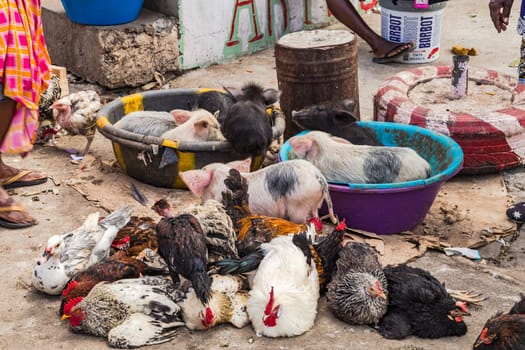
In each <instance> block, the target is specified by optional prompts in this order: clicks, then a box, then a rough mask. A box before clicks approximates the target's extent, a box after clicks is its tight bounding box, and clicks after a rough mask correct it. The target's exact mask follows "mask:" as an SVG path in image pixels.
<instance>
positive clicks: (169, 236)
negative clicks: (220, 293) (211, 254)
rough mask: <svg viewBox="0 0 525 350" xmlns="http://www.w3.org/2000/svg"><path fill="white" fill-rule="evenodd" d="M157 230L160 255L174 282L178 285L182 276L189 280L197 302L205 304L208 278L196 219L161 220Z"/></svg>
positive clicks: (203, 246)
mask: <svg viewBox="0 0 525 350" xmlns="http://www.w3.org/2000/svg"><path fill="white" fill-rule="evenodd" d="M156 231H157V238H158V241H159V255H160V256H161V257H162V259H164V261H165V262H166V264H167V265H168V269H169V271H170V275H171V278H172V280H173V283H175V284H178V283H179V282H180V279H179V274H181V275H182V276H183V277H184V278H186V279H187V280H190V281H191V284H192V286H193V289H194V290H195V292H196V294H197V296H198V298H199V300H200V301H201V302H202V303H203V304H205V305H206V304H207V303H208V299H209V298H210V293H211V291H210V287H211V278H210V276H209V275H208V271H207V266H208V249H207V248H206V238H205V237H204V233H203V232H202V228H201V226H200V224H199V221H198V220H197V218H196V217H195V216H193V215H189V214H182V215H179V216H176V217H166V218H162V219H161V220H160V222H159V223H158V224H157V227H156Z"/></svg>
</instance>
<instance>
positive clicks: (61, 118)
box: [51, 90, 101, 155]
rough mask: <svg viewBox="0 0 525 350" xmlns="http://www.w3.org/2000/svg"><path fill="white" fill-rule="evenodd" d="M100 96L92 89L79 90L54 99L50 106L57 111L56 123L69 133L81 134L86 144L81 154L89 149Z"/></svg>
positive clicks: (93, 134)
mask: <svg viewBox="0 0 525 350" xmlns="http://www.w3.org/2000/svg"><path fill="white" fill-rule="evenodd" d="M100 107H101V104H100V96H99V95H98V94H97V92H96V91H94V90H86V91H79V92H76V93H73V94H70V95H67V96H65V97H62V98H61V99H59V100H57V101H55V102H54V103H53V104H52V105H51V108H53V109H54V110H55V111H57V117H56V120H57V123H58V125H60V127H62V128H63V129H64V130H66V131H67V132H68V133H69V134H71V135H83V136H85V137H86V138H87V144H86V147H85V148H84V151H83V152H82V155H84V154H86V153H87V152H88V151H89V147H90V146H91V143H92V142H93V138H94V137H95V130H96V122H97V113H98V111H99V109H100Z"/></svg>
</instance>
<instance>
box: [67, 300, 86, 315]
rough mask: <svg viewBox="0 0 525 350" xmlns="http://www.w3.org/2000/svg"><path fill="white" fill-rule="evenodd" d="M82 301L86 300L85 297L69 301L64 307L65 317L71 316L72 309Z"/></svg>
mask: <svg viewBox="0 0 525 350" xmlns="http://www.w3.org/2000/svg"><path fill="white" fill-rule="evenodd" d="M82 299H84V298H83V297H76V298H72V299H69V300H68V301H67V303H66V305H64V315H69V314H71V309H73V308H74V307H75V306H76V305H77V304H78V303H80V302H81V301H82Z"/></svg>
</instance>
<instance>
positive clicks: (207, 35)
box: [179, 0, 377, 69]
mask: <svg viewBox="0 0 525 350" xmlns="http://www.w3.org/2000/svg"><path fill="white" fill-rule="evenodd" d="M351 2H352V3H354V5H356V6H358V7H362V6H363V5H364V4H370V3H371V2H372V3H376V2H377V0H365V1H364V2H363V1H359V0H351ZM333 20H334V19H333V17H332V15H331V13H330V11H329V10H328V8H327V6H326V1H325V0H213V1H210V0H179V22H180V26H179V28H180V34H179V37H180V39H179V46H180V47H179V51H180V53H181V56H180V60H181V61H180V63H181V68H182V69H188V68H193V67H199V66H203V65H207V64H212V63H219V62H222V61H225V60H228V59H231V58H234V57H237V56H240V55H243V54H247V53H251V52H255V51H258V50H261V49H263V48H266V47H269V46H271V45H273V44H274V43H275V41H276V40H278V39H279V38H280V37H281V36H283V35H285V34H287V33H291V32H296V31H299V30H303V29H310V28H316V27H321V26H324V25H326V24H328V23H330V22H332V21H333ZM203 23H205V24H206V25H204V24H203Z"/></svg>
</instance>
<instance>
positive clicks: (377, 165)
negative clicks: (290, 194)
mask: <svg viewBox="0 0 525 350" xmlns="http://www.w3.org/2000/svg"><path fill="white" fill-rule="evenodd" d="M289 142H290V146H291V148H292V150H293V156H292V158H301V159H306V160H308V161H309V162H311V163H312V164H314V165H315V166H316V167H317V168H319V169H320V170H321V172H322V173H323V175H324V176H325V177H326V179H327V180H328V181H329V182H337V183H370V184H377V183H392V182H404V181H412V180H418V179H424V178H427V177H429V176H430V174H431V168H430V164H428V162H427V161H426V160H425V159H423V158H422V157H421V156H420V155H418V154H417V152H416V151H414V150H413V149H411V148H408V147H385V146H365V145H353V144H351V143H350V142H348V141H346V140H344V139H341V138H338V137H333V136H332V135H330V134H328V133H326V132H322V131H311V132H309V133H308V134H306V135H300V136H294V137H292V138H291V139H290V140H289Z"/></svg>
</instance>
